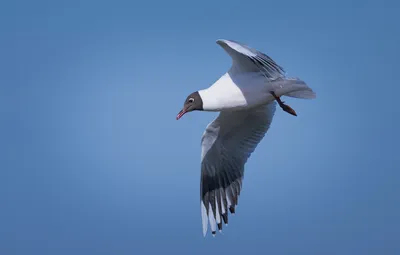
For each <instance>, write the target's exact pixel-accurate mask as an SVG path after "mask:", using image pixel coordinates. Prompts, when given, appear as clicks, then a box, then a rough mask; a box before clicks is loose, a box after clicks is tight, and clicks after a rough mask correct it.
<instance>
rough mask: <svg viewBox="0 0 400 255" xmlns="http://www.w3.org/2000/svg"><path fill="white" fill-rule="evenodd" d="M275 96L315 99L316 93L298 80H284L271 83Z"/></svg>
mask: <svg viewBox="0 0 400 255" xmlns="http://www.w3.org/2000/svg"><path fill="white" fill-rule="evenodd" d="M271 83H272V87H273V90H274V92H275V94H276V95H277V96H278V97H280V96H288V97H294V98H303V99H314V98H316V93H315V92H314V91H313V90H312V89H311V88H310V87H308V85H307V84H306V83H305V82H304V81H302V80H300V79H298V78H282V79H277V80H274V81H272V82H271Z"/></svg>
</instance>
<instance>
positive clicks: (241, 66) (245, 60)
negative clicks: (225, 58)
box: [217, 39, 285, 79]
mask: <svg viewBox="0 0 400 255" xmlns="http://www.w3.org/2000/svg"><path fill="white" fill-rule="evenodd" d="M217 44H219V45H220V46H221V47H222V48H223V49H224V50H225V51H226V52H227V53H228V54H229V55H230V56H231V58H232V67H231V69H230V72H233V73H240V72H261V73H262V74H263V75H264V76H265V77H266V78H267V79H276V78H279V77H284V75H285V71H284V69H283V68H282V67H281V66H279V65H278V64H277V63H276V62H275V61H274V60H273V59H271V58H270V57H269V56H267V55H265V54H264V53H262V52H260V51H258V50H256V49H253V48H251V47H249V46H247V45H244V44H241V43H239V42H236V41H233V40H223V39H220V40H217Z"/></svg>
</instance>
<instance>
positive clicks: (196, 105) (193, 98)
mask: <svg viewBox="0 0 400 255" xmlns="http://www.w3.org/2000/svg"><path fill="white" fill-rule="evenodd" d="M195 110H197V111H202V110H203V100H202V99H201V97H200V94H199V92H198V91H196V92H193V93H192V94H190V95H189V96H187V98H186V100H185V102H184V103H183V108H182V110H181V111H180V112H179V113H178V115H177V116H176V119H177V120H179V119H180V118H181V117H182V116H183V115H184V114H185V113H188V112H191V111H195Z"/></svg>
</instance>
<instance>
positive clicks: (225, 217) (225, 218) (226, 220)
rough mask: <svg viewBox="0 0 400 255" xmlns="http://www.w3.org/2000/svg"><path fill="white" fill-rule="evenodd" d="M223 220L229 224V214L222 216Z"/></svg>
mask: <svg viewBox="0 0 400 255" xmlns="http://www.w3.org/2000/svg"><path fill="white" fill-rule="evenodd" d="M222 219H223V220H224V223H225V224H228V214H227V213H224V214H222Z"/></svg>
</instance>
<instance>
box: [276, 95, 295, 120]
mask: <svg viewBox="0 0 400 255" xmlns="http://www.w3.org/2000/svg"><path fill="white" fill-rule="evenodd" d="M271 95H272V96H273V97H274V98H275V100H276V101H277V102H278V104H279V106H280V107H281V108H282V110H284V111H285V112H287V113H289V114H292V115H294V116H297V114H296V112H295V111H294V110H293V109H292V107H290V106H289V105H287V104H284V103H285V102H282V100H281V98H280V97H277V96H276V94H275V92H273V91H271Z"/></svg>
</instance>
